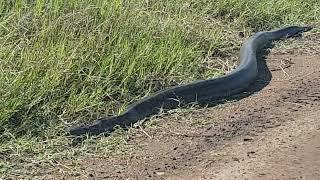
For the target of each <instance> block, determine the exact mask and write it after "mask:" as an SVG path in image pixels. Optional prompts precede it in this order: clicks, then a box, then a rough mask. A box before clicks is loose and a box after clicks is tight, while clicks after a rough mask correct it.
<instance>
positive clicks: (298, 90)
mask: <svg viewBox="0 0 320 180" xmlns="http://www.w3.org/2000/svg"><path fill="white" fill-rule="evenodd" d="M318 38H319V36H318V37H317V36H308V37H307V38H304V39H303V40H298V41H294V43H295V44H297V46H296V48H289V49H285V50H279V49H277V50H275V51H272V53H271V54H270V55H269V56H268V57H267V59H266V61H264V60H263V59H261V58H260V60H259V62H260V65H259V69H260V75H259V78H258V79H257V81H256V83H254V84H253V85H252V86H251V87H250V88H249V89H248V91H247V92H246V93H243V94H242V95H241V96H238V97H236V99H238V100H236V101H233V102H226V103H223V104H220V105H217V106H213V107H210V108H200V109H193V110H188V111H187V112H186V111H183V112H178V113H177V112H176V113H172V114H169V115H165V116H163V117H159V118H153V120H152V121H151V123H156V125H157V128H152V127H151V128H150V127H148V126H147V127H146V128H145V129H144V130H142V129H141V131H140V133H136V134H134V135H132V136H131V137H129V140H128V143H129V144H132V145H134V146H138V147H139V148H136V149H135V150H133V151H132V152H130V153H127V154H124V155H123V156H120V157H119V156H112V157H108V158H104V159H102V158H85V159H83V160H81V161H80V162H79V164H80V166H82V167H83V173H82V174H77V176H71V175H63V174H56V175H55V177H58V178H65V179H70V178H77V179H91V178H92V179H320V121H319V117H320V108H319V106H320V53H319V50H318V49H315V48H316V47H320V46H319V42H318V41H317V39H318ZM304 43H309V45H308V44H304ZM300 45H304V46H309V48H302V47H303V46H300ZM311 52H313V53H311ZM265 62H267V65H268V67H269V70H270V71H269V70H268V68H266V65H265ZM147 124H148V123H147Z"/></svg>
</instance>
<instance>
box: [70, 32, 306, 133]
mask: <svg viewBox="0 0 320 180" xmlns="http://www.w3.org/2000/svg"><path fill="white" fill-rule="evenodd" d="M311 29H312V27H310V26H289V27H285V28H281V29H276V30H273V31H263V32H258V33H256V34H255V35H253V36H252V37H251V38H249V39H248V40H247V41H246V42H245V43H244V44H243V45H242V47H241V49H240V58H239V65H238V67H237V68H236V69H235V70H233V71H232V72H231V73H230V74H227V75H224V76H222V77H218V78H213V79H208V80H199V81H194V82H191V83H189V84H185V85H179V86H174V87H171V88H168V89H165V90H162V91H159V92H156V93H154V94H153V95H150V96H148V97H146V98H143V99H141V100H140V101H138V102H136V103H134V104H132V105H130V106H129V107H128V108H127V110H126V111H124V112H123V113H122V114H120V115H118V116H114V117H106V118H100V119H98V120H96V121H95V122H93V123H92V124H89V125H80V126H75V127H72V128H71V129H69V134H70V135H72V136H81V135H85V134H90V135H98V134H101V133H109V132H111V131H113V129H114V127H115V126H120V127H127V126H130V125H132V124H133V123H136V122H137V121H139V120H141V119H144V118H146V117H148V116H150V115H153V114H157V113H159V112H160V110H161V109H173V108H177V107H178V106H180V105H181V103H183V104H189V103H192V102H199V103H201V102H208V101H213V100H218V99H222V98H226V97H228V96H230V95H234V94H237V93H240V92H242V91H243V90H245V88H247V87H248V86H249V85H250V84H251V83H252V82H253V81H254V80H255V79H256V77H257V74H258V69H257V51H259V50H260V49H261V48H263V47H264V46H265V45H266V44H269V43H271V42H273V41H276V40H281V39H286V38H290V37H295V36H299V35H301V34H302V33H303V32H306V31H309V30H311ZM177 100H178V101H177Z"/></svg>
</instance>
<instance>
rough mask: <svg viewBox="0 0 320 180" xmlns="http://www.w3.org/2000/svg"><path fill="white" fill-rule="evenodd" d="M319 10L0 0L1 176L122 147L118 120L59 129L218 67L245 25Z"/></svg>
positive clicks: (240, 0)
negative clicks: (108, 132)
mask: <svg viewBox="0 0 320 180" xmlns="http://www.w3.org/2000/svg"><path fill="white" fill-rule="evenodd" d="M319 14H320V1H318V0H214V1H212V0H211V1H207V0H198V1H195V0H176V1H155V0H107V1H106V0H55V1H53V0H37V1H32V0H13V1H11V0H10V1H1V2H0V102H1V103H0V178H1V177H6V175H8V174H16V175H23V174H27V173H32V171H30V169H29V170H28V168H22V167H24V166H26V165H29V166H34V165H37V166H38V167H42V166H46V165H54V164H57V163H58V162H59V161H60V160H62V159H67V158H77V157H79V156H80V155H81V156H83V155H87V154H89V153H90V154H95V155H97V156H98V155H99V156H107V155H109V154H110V153H121V152H123V151H124V150H125V149H128V148H131V147H129V146H126V145H125V144H126V140H125V137H124V136H123V135H122V134H123V132H122V130H121V129H119V130H118V131H117V132H116V133H114V134H113V135H112V136H110V137H104V138H95V139H92V138H89V139H88V140H86V141H84V142H83V143H82V144H78V145H77V146H73V145H71V144H72V143H71V141H72V140H70V139H68V138H67V137H66V135H65V130H66V129H67V128H68V127H70V126H71V125H75V124H80V123H83V122H89V121H93V120H94V119H96V118H98V117H102V116H112V115H116V114H118V113H119V112H121V111H123V110H124V108H125V107H126V106H127V105H128V104H130V103H132V102H134V101H136V100H138V99H139V98H141V97H144V96H146V95H148V94H150V93H152V92H155V91H157V90H160V89H163V88H166V87H170V86H173V85H177V84H182V83H187V82H190V81H193V80H196V79H206V78H210V77H215V76H219V75H221V74H224V73H226V72H227V71H229V70H230V69H232V68H233V67H234V66H233V62H234V60H235V57H236V55H237V52H238V50H239V47H240V45H241V43H242V42H243V41H244V40H245V38H246V37H248V36H250V35H251V33H252V32H256V31H260V30H270V29H272V28H276V27H283V26H285V25H293V24H294V25H305V24H309V25H319V22H320V19H319V18H320V16H319ZM239 32H242V33H244V36H245V38H242V37H240V36H239ZM226 60H230V61H226ZM1 174H3V176H1Z"/></svg>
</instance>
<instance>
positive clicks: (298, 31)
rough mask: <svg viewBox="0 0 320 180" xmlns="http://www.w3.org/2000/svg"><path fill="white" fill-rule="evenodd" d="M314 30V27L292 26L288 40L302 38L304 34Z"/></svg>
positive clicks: (289, 29)
mask: <svg viewBox="0 0 320 180" xmlns="http://www.w3.org/2000/svg"><path fill="white" fill-rule="evenodd" d="M311 29H313V27H312V26H291V27H289V28H288V29H287V30H288V33H287V36H286V38H293V37H301V36H302V33H304V32H307V31H310V30H311Z"/></svg>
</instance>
